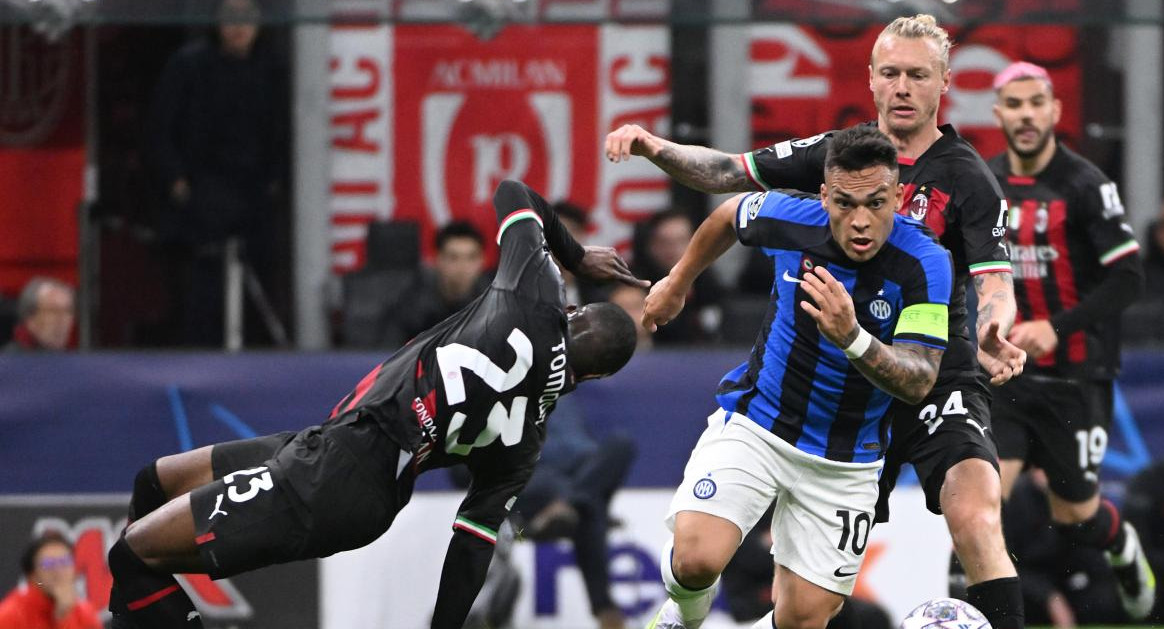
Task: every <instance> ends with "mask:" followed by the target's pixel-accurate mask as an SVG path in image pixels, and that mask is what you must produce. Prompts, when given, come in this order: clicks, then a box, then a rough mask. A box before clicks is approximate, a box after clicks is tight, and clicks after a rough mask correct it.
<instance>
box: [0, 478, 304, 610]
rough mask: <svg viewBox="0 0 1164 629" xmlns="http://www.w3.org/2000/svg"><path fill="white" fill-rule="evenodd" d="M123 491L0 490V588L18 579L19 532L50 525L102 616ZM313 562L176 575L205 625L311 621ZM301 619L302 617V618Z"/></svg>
mask: <svg viewBox="0 0 1164 629" xmlns="http://www.w3.org/2000/svg"><path fill="white" fill-rule="evenodd" d="M127 504H129V495H128V494H124V495H96V494H88V495H86V494H74V495H41V496H19V497H17V496H0V531H3V532H4V542H5V543H3V544H0V592H4V593H7V592H8V591H9V590H11V589H12V588H13V587H15V586H16V584H17V583H18V582H19V580H20V577H21V575H20V569H19V566H20V553H21V552H22V551H23V550H24V542H25V540H30V539H33V538H34V537H36V536H38V535H40V534H42V533H45V532H46V531H56V532H59V533H61V534H62V535H64V536H65V538H66V539H68V540H69V541H70V542H72V544H73V547H74V554H75V559H76V567H77V576H78V585H77V587H78V593H79V594H80V596H82V597H83V598H85V599H86V600H88V601H89V602H90V603H92V604H93V606H94V607H95V608H97V609H99V610H101V612H102V618H103V619H104V620H108V619H109V612H108V611H107V607H108V605H109V588H110V586H112V584H113V578H112V577H111V576H110V574H109V566H108V565H107V564H106V561H105V556H106V553H108V552H109V549H110V547H112V546H113V544H114V542H116V541H117V538H118V536H119V535H120V534H121V531H122V529H124V528H125V510H126V505H127ZM318 575H319V568H318V563H317V562H314V561H305V562H297V563H293V564H287V565H283V566H274V567H272V568H267V569H264V570H260V571H257V572H254V573H249V574H245V575H240V576H238V577H234V578H231V579H222V580H219V581H212V580H211V579H210V578H209V577H207V576H206V575H181V576H179V577H178V580H179V582H181V584H182V586H183V588H185V590H186V592H187V593H189V594H190V598H191V599H192V600H193V601H194V603H195V605H197V606H198V609H199V611H201V612H202V616H203V620H204V622H205V625H206V628H207V629H228V628H230V629H282V628H284V627H314V626H317V621H316V619H317V618H318V617H319V584H318V580H319V576H318ZM304 619H309V620H307V621H306V622H305V621H304Z"/></svg>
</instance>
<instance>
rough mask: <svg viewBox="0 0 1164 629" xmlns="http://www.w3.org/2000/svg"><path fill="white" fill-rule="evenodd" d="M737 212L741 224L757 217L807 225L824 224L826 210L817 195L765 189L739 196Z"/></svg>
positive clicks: (826, 220) (825, 221)
mask: <svg viewBox="0 0 1164 629" xmlns="http://www.w3.org/2000/svg"><path fill="white" fill-rule="evenodd" d="M737 214H738V215H739V219H740V220H739V222H740V225H741V226H746V224H747V222H750V221H755V220H757V219H761V218H768V219H775V220H780V221H785V222H789V223H796V224H799V225H811V226H819V225H824V224H827V223H828V213H827V212H825V211H824V208H823V207H822V206H821V203H820V197H818V196H816V195H811V194H808V193H805V192H800V191H798V190H768V191H766V192H752V193H749V194H746V195H743V196H742V197H741V198H740V205H739V208H738V209H737Z"/></svg>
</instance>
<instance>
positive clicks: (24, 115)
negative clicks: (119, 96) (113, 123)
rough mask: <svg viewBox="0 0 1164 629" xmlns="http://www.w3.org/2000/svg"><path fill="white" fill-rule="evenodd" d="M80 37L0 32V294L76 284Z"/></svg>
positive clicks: (81, 156)
mask: <svg viewBox="0 0 1164 629" xmlns="http://www.w3.org/2000/svg"><path fill="white" fill-rule="evenodd" d="M80 44H81V39H80V35H79V34H78V33H76V32H73V33H71V34H69V35H66V36H64V37H62V38H61V39H60V40H59V41H56V42H50V41H47V40H46V39H45V38H44V36H43V35H41V34H38V33H35V32H33V31H32V29H31V28H29V27H26V26H15V25H9V26H0V225H3V226H4V228H3V229H0V292H3V293H5V294H9V295H11V294H14V293H16V292H18V291H19V290H20V287H21V286H22V285H23V284H24V282H26V281H27V280H28V279H29V278H30V277H32V276H34V275H41V274H44V275H51V276H54V277H57V278H60V279H63V280H66V281H69V282H73V283H75V282H76V272H77V269H76V266H77V248H78V243H77V219H76V215H77V205H78V203H79V202H80V200H81V196H82V194H83V177H84V170H85V119H84V85H85V76H84V66H83V63H82V61H83V57H82V54H81V45H80Z"/></svg>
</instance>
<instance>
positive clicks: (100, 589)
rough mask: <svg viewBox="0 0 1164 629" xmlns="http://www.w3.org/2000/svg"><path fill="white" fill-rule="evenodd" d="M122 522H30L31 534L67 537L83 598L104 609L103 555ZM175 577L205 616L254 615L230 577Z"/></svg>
mask: <svg viewBox="0 0 1164 629" xmlns="http://www.w3.org/2000/svg"><path fill="white" fill-rule="evenodd" d="M125 524H126V522H125V520H124V519H122V520H120V521H114V520H113V519H111V518H108V517H100V516H92V517H85V518H81V519H79V520H77V521H75V522H74V523H72V524H70V523H69V521H67V520H66V519H64V518H60V517H42V518H39V519H37V520H36V523H35V524H34V525H33V530H32V537H39V536H40V535H43V534H44V533H47V532H49V531H55V532H57V533H60V534H61V535H63V536H64V537H65V539H67V540H69V541H70V542H71V543H72V544H73V556H74V558H75V561H76V566H77V575H78V576H79V577H81V580H82V582H83V583H84V587H85V592H86V594H85V596H86V599H87V600H88V601H89V602H90V603H92V604H93V606H94V607H97V608H98V609H104V608H106V607H108V605H109V589H110V587H111V586H112V585H113V576H112V575H111V574H110V573H109V566H108V564H107V563H106V560H105V556H106V554H107V553H108V552H109V549H110V548H112V547H113V544H114V543H115V542H116V541H117V540H118V538H119V537H120V536H121V531H122V530H123V529H124V528H125ZM177 579H178V581H179V582H181V583H182V585H183V586H184V589H185V590H186V592H187V593H188V594H189V595H190V599H191V600H193V601H194V604H195V605H197V606H198V608H199V609H201V610H203V611H204V612H205V613H206V617H207V618H211V619H222V620H243V619H248V618H251V617H253V616H254V610H253V608H252V607H251V604H250V603H249V602H248V601H247V599H246V598H245V597H243V595H242V593H241V592H239V591H238V588H236V587H235V586H234V584H232V583H231V582H230V579H221V580H219V581H212V580H210V577H209V576H207V575H204V574H185V575H178V576H177Z"/></svg>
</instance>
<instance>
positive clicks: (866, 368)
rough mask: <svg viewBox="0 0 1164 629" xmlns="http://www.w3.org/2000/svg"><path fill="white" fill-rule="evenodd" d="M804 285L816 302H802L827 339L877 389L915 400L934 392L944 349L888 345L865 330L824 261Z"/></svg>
mask: <svg viewBox="0 0 1164 629" xmlns="http://www.w3.org/2000/svg"><path fill="white" fill-rule="evenodd" d="M801 286H802V287H803V288H804V291H805V292H806V293H808V296H809V297H811V298H812V300H813V301H814V302H816V303H815V305H814V304H812V303H809V302H807V301H802V302H800V307H801V309H803V310H804V311H805V312H807V313H808V314H809V315H810V316H811V317H812V318H813V319H814V320H816V324H817V328H818V329H819V330H820V332H821V334H822V335H824V337H825V338H827V339H828V340H829V341H831V342H832V343H833V344H834V345H836V346H837V347H839V348H841V349H842V350H844V352H845V354H846V355H847V356H848V357H849V359H850V360H851V361H852V363H853V366H854V367H856V368H857V371H860V372H861V374H862V375H864V376H865V377H866V378H868V379H869V381H870V382H872V383H873V384H874V385H875V386H876V387H877V388H879V389H881V390H882V391H885V392H886V393H888V394H890V395H892V396H893V397H895V398H899V399H901V400H904V401H906V402H908V403H910V404H917V403H919V402H921V401H922V400H924V399H925V397H926V396H927V395H929V392H930V389H932V388H933V387H934V382H936V381H937V379H938V365H939V364H940V363H941V362H942V354H943V353H944V350H942V349H939V348H936V347H929V346H926V345H921V344H918V343H898V344H894V345H886V344H885V343H882V342H881V341H880V340H878V339H877V338H876V337H874V336H873V335H872V334H869V333H868V332H866V331H865V330H863V329H861V327H860V325H858V324H857V315H856V313H855V312H854V310H853V298H852V297H850V296H849V293H848V292H847V291H846V290H845V287H844V285H842V284H841V283H840V282H838V281H837V280H836V279H835V278H834V277H833V276H832V274H831V273H829V272H828V270H827V269H826V268H825V267H824V266H818V267H816V268H815V269H813V272H811V273H805V274H804V280H803V282H802V283H801ZM944 325H945V324H944V323H943V326H944Z"/></svg>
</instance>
